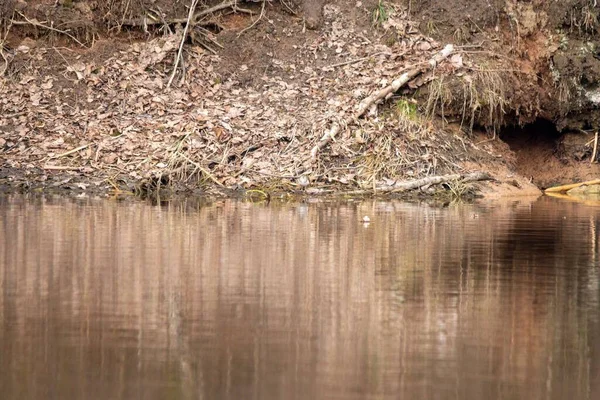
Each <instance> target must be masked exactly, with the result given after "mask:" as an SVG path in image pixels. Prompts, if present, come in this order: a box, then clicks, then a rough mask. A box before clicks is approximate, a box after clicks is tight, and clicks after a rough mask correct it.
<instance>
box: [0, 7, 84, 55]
mask: <svg viewBox="0 0 600 400" xmlns="http://www.w3.org/2000/svg"><path fill="white" fill-rule="evenodd" d="M16 13H17V14H19V15H20V16H21V17H23V19H25V21H17V20H14V19H12V20H11V21H10V23H11V24H14V25H32V26H37V27H38V28H44V29H47V30H49V31H53V32H58V33H62V34H63V35H65V36H68V37H70V38H71V39H73V41H75V42H76V43H77V44H79V45H80V46H81V47H86V45H84V44H83V43H81V42H80V41H79V40H77V38H76V37H75V36H73V35H71V34H70V33H69V32H68V31H63V30H61V29H56V28H54V27H52V26H48V25H44V24H43V23H41V22H39V21H38V20H36V19H35V18H34V19H29V18H27V17H26V16H25V15H23V14H22V13H20V12H19V11H17V12H16Z"/></svg>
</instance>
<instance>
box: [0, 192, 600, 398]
mask: <svg viewBox="0 0 600 400" xmlns="http://www.w3.org/2000/svg"><path fill="white" fill-rule="evenodd" d="M365 215H367V216H369V217H370V219H371V222H370V223H369V224H364V223H362V222H361V219H362V217H363V216H365ZM599 217H600V207H599V206H594V205H586V204H578V203H573V202H567V201H560V200H555V199H551V198H546V197H544V198H541V199H538V200H537V201H533V202H532V201H526V200H522V201H512V202H509V201H505V202H502V203H487V204H476V205H450V206H448V207H445V208H440V207H431V206H428V205H418V204H405V203H395V202H380V201H366V202H342V203H340V202H337V203H327V202H315V203H304V204H285V205H281V204H270V205H267V204H252V203H245V202H240V201H229V200H227V201H219V202H214V203H210V204H202V203H200V202H197V201H192V200H189V201H187V202H179V203H170V204H164V205H161V206H153V205H150V204H147V203H141V202H118V201H115V200H89V199H87V200H86V199H81V200H67V199H61V198H41V197H36V198H26V197H18V196H16V197H7V196H4V197H0V235H1V240H0V398H2V399H3V400H9V399H388V398H390V399H528V400H531V399H570V400H575V399H598V398H600V304H599V296H600V281H599V274H600V266H599V265H600V261H599V252H600V247H599V244H598V236H599V229H600V226H599V221H600V219H599Z"/></svg>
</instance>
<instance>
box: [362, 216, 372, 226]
mask: <svg viewBox="0 0 600 400" xmlns="http://www.w3.org/2000/svg"><path fill="white" fill-rule="evenodd" d="M362 222H364V223H366V224H368V223H369V222H371V218H369V217H368V216H367V215H365V216H364V217H362Z"/></svg>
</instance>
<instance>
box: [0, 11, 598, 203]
mask: <svg viewBox="0 0 600 400" xmlns="http://www.w3.org/2000/svg"><path fill="white" fill-rule="evenodd" d="M17 3H18V2H17ZM30 3H36V2H30ZM371 3H373V2H356V3H353V4H347V2H343V1H332V2H330V3H329V4H326V5H325V6H324V8H323V12H322V15H321V16H320V20H319V24H318V25H317V26H310V27H313V28H316V29H314V30H311V29H307V24H306V19H304V18H302V15H301V14H298V15H293V14H290V13H289V10H288V9H287V8H286V7H285V4H280V3H244V7H245V8H244V9H243V10H240V9H237V8H234V7H225V8H223V9H222V10H219V11H216V12H214V13H210V14H206V16H208V17H209V18H208V19H207V20H205V21H204V22H206V23H203V24H202V29H200V26H197V27H194V29H192V30H191V31H188V32H186V40H187V41H188V42H186V43H185V45H184V46H183V47H181V40H182V37H183V28H182V27H181V26H179V27H178V26H176V25H175V24H171V23H169V21H170V18H174V16H173V15H163V17H162V18H163V19H162V20H161V21H162V22H161V23H160V24H159V23H156V24H154V23H151V24H149V23H148V20H146V22H144V24H142V25H141V26H140V25H138V24H137V22H136V21H142V20H140V19H136V18H133V17H134V16H133V15H130V17H132V18H127V19H125V18H122V19H121V23H122V24H121V26H120V27H119V28H120V29H119V30H112V31H111V32H108V31H106V32H103V31H101V30H98V28H97V27H95V25H86V27H85V29H83V28H82V29H76V28H75V27H65V26H67V25H65V24H66V22H65V24H62V25H60V24H54V25H52V24H48V22H47V21H46V22H41V21H42V19H41V17H39V16H36V14H35V13H36V12H38V13H39V12H40V10H42V8H39V7H38V8H37V9H35V8H32V7H33V6H32V5H31V4H30V5H29V6H28V8H24V9H22V10H20V11H19V10H17V11H16V12H15V13H13V14H12V17H11V20H12V21H13V23H12V25H11V26H10V30H9V31H8V33H7V34H5V36H4V48H5V49H6V51H4V52H3V58H4V59H5V60H6V62H5V65H6V67H5V68H4V71H3V74H1V77H0V98H1V100H0V107H1V109H2V112H1V113H0V148H2V155H3V156H2V159H1V160H0V185H4V186H5V188H10V189H11V190H15V189H16V190H38V191H48V190H50V191H53V190H57V191H69V192H72V193H95V194H99V193H133V194H137V195H148V194H152V193H154V192H156V191H160V190H163V189H166V190H167V191H169V192H173V193H192V194H227V193H233V192H244V191H248V190H251V191H254V193H264V194H269V193H301V194H304V193H308V194H310V195H320V194H341V193H348V194H352V195H371V194H375V195H377V194H386V193H387V194H396V195H403V194H406V192H409V190H405V189H403V188H405V185H407V184H408V186H411V184H410V183H411V182H413V183H414V182H415V181H417V182H423V183H424V184H423V185H421V186H418V185H417V186H416V187H414V188H413V187H412V186H415V185H412V186H411V190H410V192H411V193H410V194H409V195H410V196H414V195H415V193H414V191H413V190H412V189H417V191H418V193H417V195H426V196H436V195H440V194H441V193H445V194H446V195H450V196H454V195H459V196H462V195H464V194H472V193H474V190H475V191H479V192H480V193H484V194H487V195H491V194H498V193H505V192H507V193H510V194H511V195H512V194H519V193H522V194H525V193H527V194H530V193H534V192H537V193H539V190H538V189H537V188H536V185H535V184H536V183H538V186H543V185H540V184H539V182H535V177H533V176H527V172H528V171H529V170H528V169H521V170H519V160H520V159H521V160H526V161H528V160H529V159H531V157H528V156H527V154H526V155H525V157H523V156H522V155H521V156H519V152H518V151H516V150H514V149H511V148H510V147H509V145H508V144H507V142H505V141H503V140H500V139H499V137H500V138H503V136H501V135H502V132H503V129H506V127H507V126H511V124H515V123H518V121H517V120H516V119H514V118H513V119H511V115H513V114H514V109H515V105H517V100H515V96H511V95H509V92H510V93H515V92H512V91H510V90H508V89H507V88H511V87H515V86H514V85H515V84H518V82H514V81H510V80H508V79H506V76H505V75H503V73H500V72H498V71H499V67H505V65H506V64H501V62H506V61H502V60H503V58H502V57H498V56H497V54H494V55H491V56H490V55H489V54H485V53H486V52H487V51H489V50H487V49H488V48H489V47H486V46H484V45H481V44H480V45H474V44H472V43H471V42H472V41H473V39H475V38H476V37H475V36H476V35H474V38H466V37H458V38H456V37H455V38H454V41H452V39H453V38H452V36H450V37H449V36H448V35H445V34H443V33H440V32H437V31H438V30H437V29H434V28H435V26H433V25H431V24H429V25H427V24H425V25H423V23H422V21H420V20H419V18H418V17H419V14H417V12H418V10H416V9H415V10H409V9H408V8H407V7H405V6H403V5H402V4H400V3H398V4H394V3H379V2H375V3H373V4H371ZM219 4H223V3H219ZM40 7H41V5H40ZM57 7H58V10H62V11H65V12H66V11H69V12H71V13H78V14H77V15H79V16H80V17H81V16H87V17H86V18H87V19H88V20H90V21H95V20H97V18H96V17H95V14H94V12H96V10H92V9H91V8H89V5H87V3H86V2H78V3H73V5H71V6H67V5H65V4H62V3H61V4H60V5H59V6H57ZM86 7H87V8H86ZM236 7H237V6H236ZM137 11H138V12H139V11H140V10H137ZM174 12H175V11H174ZM142 14H143V15H142V16H144V15H146V16H148V15H150V13H149V11H148V10H146V12H145V14H144V13H142ZM46 15H48V12H47V11H46ZM61 15H62V14H60V13H58V12H56V13H55V14H52V17H53V18H63V20H65V21H66V20H68V19H67V18H66V17H64V15H62V17H61ZM138 17H139V16H138ZM34 18H35V19H34ZM421 19H422V18H421ZM69 21H70V20H69ZM431 21H433V23H434V25H435V20H431ZM17 22H18V23H17ZM134 22H135V23H134ZM309 25H312V24H309ZM50 26H61V27H62V28H61V29H59V30H60V32H57V31H55V30H54V31H53V30H50V29H48V27H50ZM57 29H58V28H57ZM207 29H209V30H207ZM426 30H429V31H430V32H429V33H430V34H425V33H423V32H424V31H426ZM5 31H6V30H5ZM436 33H437V39H435V38H434V36H436ZM457 39H460V40H457ZM456 42H461V43H456ZM447 45H452V46H453V47H452V52H451V53H449V54H447V56H446V57H444V58H443V59H439V60H438V61H439V62H436V63H435V65H433V64H430V62H431V60H432V59H435V58H436V56H437V55H438V54H440V51H442V50H443V49H444V48H445V47H446V46H447ZM180 49H181V50H182V52H181V55H182V57H181V59H183V63H182V64H180V63H177V69H176V73H175V74H173V71H174V65H175V60H179V59H180V57H179V56H178V54H179V50H180ZM491 60H493V61H494V63H495V64H494V65H492V66H490V65H491V64H490V62H491ZM498 60H500V61H498ZM415 71H416V73H415V74H414V75H413V72H415ZM403 74H409V75H411V77H412V78H413V79H411V80H409V81H408V82H406V84H405V85H404V86H402V87H401V88H399V90H397V91H393V93H392V94H393V96H391V98H384V99H382V101H380V102H378V104H373V105H369V100H370V99H371V100H372V99H373V94H375V93H378V92H379V91H381V90H382V89H385V88H386V87H389V86H390V85H391V84H392V83H393V82H394V80H397V79H399V78H401V77H402V76H403ZM513 76H514V75H513ZM457 80H458V81H460V82H461V86H457ZM523 81H525V80H523ZM511 84H512V85H513V86H510V85H511ZM467 89H468V90H467ZM528 101H529V100H528ZM461 102H462V103H461ZM459 103H461V105H460V106H459V105H458V104H459ZM522 104H523V105H525V104H529V103H528V102H526V101H523V102H522ZM365 105H366V106H368V107H363V106H365ZM361 107H363V108H364V110H363V111H364V112H363V113H362V114H360V115H358V116H357V110H360V109H361ZM461 107H462V110H461ZM458 110H461V111H460V112H458ZM530 111H531V110H530ZM511 113H512V114H511ZM526 116H527V118H526ZM520 118H523V121H521V122H522V123H527V122H531V121H534V120H535V119H536V118H537V117H535V116H533V113H532V112H529V114H528V113H527V112H526V110H522V111H521V114H520ZM565 126H566V125H565ZM505 136H506V135H505ZM561 140H562V139H561ZM563 141H564V140H563ZM588 142H589V141H588ZM582 146H583V147H584V150H585V152H584V155H583V156H582V157H581V159H580V160H579V161H578V160H575V161H573V160H571V158H572V157H571V156H570V155H568V158H569V160H568V162H569V163H571V166H572V169H573V171H574V172H573V174H572V175H573V176H569V177H564V179H574V178H576V177H578V176H579V175H581V177H582V178H589V176H588V175H593V174H595V173H596V169H595V166H591V167H590V163H589V160H585V158H586V157H587V154H588V153H589V152H591V146H590V144H589V143H585V145H583V144H579V145H577V146H575V147H576V148H577V149H579V150H581V147H582ZM525 147H526V146H525ZM588 147H589V152H587V151H588V150H587V148H588ZM575 150H576V149H575V148H573V149H571V148H570V150H569V151H571V153H573V152H575ZM534 151H537V150H535V149H534ZM586 152H587V153H586ZM544 154H545V153H544ZM550 155H551V156H552V157H554V151H553V150H551V152H550ZM563 158H564V157H563ZM573 162H577V163H579V162H580V164H577V165H575V166H574V167H573V165H574V164H573ZM541 169H543V168H541ZM582 171H583V172H582ZM473 173H481V175H480V176H485V177H486V180H485V181H484V182H483V183H472V182H467V181H468V180H469V179H465V177H468V176H471V177H472V176H473V175H472V174H473ZM560 174H561V173H560V171H557V173H556V175H555V176H554V177H549V178H548V179H546V181H544V182H543V183H544V184H545V183H547V182H553V179H554V180H556V179H555V178H556V177H557V176H560ZM440 177H442V179H437V178H440ZM444 177H445V178H444ZM487 177H489V178H491V179H487ZM421 179H425V180H424V181H420V180H421ZM427 179H431V180H427ZM589 179H591V178H589ZM532 181H533V183H532ZM436 182H437V183H436ZM556 183H560V182H556Z"/></svg>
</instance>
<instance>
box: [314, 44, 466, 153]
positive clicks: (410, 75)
mask: <svg viewBox="0 0 600 400" xmlns="http://www.w3.org/2000/svg"><path fill="white" fill-rule="evenodd" d="M453 51H454V46H453V45H451V44H448V45H446V47H444V48H443V49H442V51H440V52H439V53H437V54H436V55H435V56H433V58H432V59H431V60H429V62H428V63H427V65H428V67H429V69H433V68H435V67H436V66H437V65H438V64H439V63H440V62H442V61H443V60H444V59H446V58H448V56H449V55H450V54H452V52H453ZM424 70H425V69H424V68H422V67H416V68H413V69H412V70H410V71H408V72H405V73H403V74H402V75H400V77H398V79H395V80H394V81H393V82H392V83H391V85H389V86H386V87H385V88H383V89H381V90H380V91H378V92H375V93H373V94H372V95H371V96H369V97H367V98H366V99H364V100H363V101H362V102H361V103H360V104H359V105H358V110H357V111H356V113H355V114H354V116H352V118H351V119H350V120H349V121H345V122H344V123H343V124H339V123H334V124H333V125H332V127H331V129H329V130H328V131H327V132H325V134H324V135H323V137H322V138H321V140H319V142H318V143H317V144H316V145H315V146H314V147H313V148H312V150H311V152H310V155H311V158H312V159H313V161H314V160H315V159H316V158H317V153H318V152H319V150H321V149H322V148H323V147H325V146H326V145H327V144H328V143H329V142H330V141H332V140H333V139H334V138H335V136H336V135H337V134H338V132H339V131H340V127H341V125H348V124H349V123H352V122H357V121H358V119H359V118H360V117H362V115H363V114H364V113H365V112H366V111H367V110H368V109H369V108H370V107H371V106H372V105H373V104H376V103H377V102H379V101H380V100H382V99H386V98H388V96H391V95H392V94H393V93H395V92H396V91H398V89H400V88H401V87H402V86H404V85H406V84H407V83H408V82H410V81H411V80H412V79H414V78H416V77H417V76H419V75H421V74H422V73H423V72H424Z"/></svg>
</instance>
